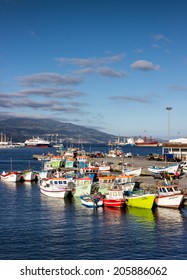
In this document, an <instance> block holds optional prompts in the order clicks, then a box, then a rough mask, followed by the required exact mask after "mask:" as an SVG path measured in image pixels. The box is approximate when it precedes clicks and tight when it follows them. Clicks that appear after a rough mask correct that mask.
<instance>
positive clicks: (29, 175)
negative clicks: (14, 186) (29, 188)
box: [22, 170, 38, 182]
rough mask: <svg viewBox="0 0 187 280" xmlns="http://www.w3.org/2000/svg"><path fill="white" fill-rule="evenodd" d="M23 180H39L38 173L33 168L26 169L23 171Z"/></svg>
mask: <svg viewBox="0 0 187 280" xmlns="http://www.w3.org/2000/svg"><path fill="white" fill-rule="evenodd" d="M22 177H23V181H25V182H32V181H37V180H38V174H37V173H36V172H34V171H32V170H24V171H22Z"/></svg>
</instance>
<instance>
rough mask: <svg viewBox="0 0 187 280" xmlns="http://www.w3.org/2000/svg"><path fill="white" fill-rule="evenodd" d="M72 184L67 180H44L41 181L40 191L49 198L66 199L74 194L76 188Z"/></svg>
mask: <svg viewBox="0 0 187 280" xmlns="http://www.w3.org/2000/svg"><path fill="white" fill-rule="evenodd" d="M71 182H72V181H71V179H67V178H49V179H43V180H41V181H40V191H41V193H43V194H45V195H47V196H51V197H56V198H65V197H67V196H68V195H73V194H74V191H75V188H74V184H71Z"/></svg>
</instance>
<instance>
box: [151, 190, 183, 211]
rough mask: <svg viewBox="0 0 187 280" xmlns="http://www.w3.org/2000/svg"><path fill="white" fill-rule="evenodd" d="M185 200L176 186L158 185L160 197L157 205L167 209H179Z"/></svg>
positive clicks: (156, 199) (157, 197)
mask: <svg viewBox="0 0 187 280" xmlns="http://www.w3.org/2000/svg"><path fill="white" fill-rule="evenodd" d="M183 199H184V195H183V194H182V193H181V191H180V190H179V189H178V187H177V186H176V185H158V195H157V196H156V198H155V204H156V205H157V206H160V207H166V208H179V207H180V206H181V204H182V201H183Z"/></svg>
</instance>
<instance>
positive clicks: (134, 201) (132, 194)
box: [124, 189, 156, 209]
mask: <svg viewBox="0 0 187 280" xmlns="http://www.w3.org/2000/svg"><path fill="white" fill-rule="evenodd" d="M155 196H156V195H155V194H150V193H148V194H147V193H145V192H144V191H143V190H140V189H139V190H133V191H126V192H125V196H124V197H125V199H126V204H127V206H130V207H138V208H145V209H152V208H153V205H154V201H155Z"/></svg>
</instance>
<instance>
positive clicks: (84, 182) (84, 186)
mask: <svg viewBox="0 0 187 280" xmlns="http://www.w3.org/2000/svg"><path fill="white" fill-rule="evenodd" d="M92 186H93V179H92V178H90V177H82V178H77V179H76V180H75V190H74V196H75V197H80V196H81V195H85V194H89V195H90V194H91V191H92Z"/></svg>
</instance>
